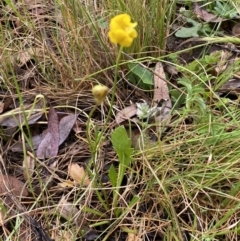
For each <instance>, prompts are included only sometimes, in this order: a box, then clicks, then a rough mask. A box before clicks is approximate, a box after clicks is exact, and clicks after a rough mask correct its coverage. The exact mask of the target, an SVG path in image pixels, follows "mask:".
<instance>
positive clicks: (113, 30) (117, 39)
mask: <svg viewBox="0 0 240 241" xmlns="http://www.w3.org/2000/svg"><path fill="white" fill-rule="evenodd" d="M136 26H137V23H131V17H130V16H129V15H128V14H119V15H117V16H115V17H113V18H112V19H111V22H110V31H109V33H108V37H109V39H110V41H111V42H112V43H115V44H120V45H121V46H123V47H129V46H131V44H132V42H133V39H134V38H136V37H137V31H136V30H135V29H134V28H135V27H136Z"/></svg>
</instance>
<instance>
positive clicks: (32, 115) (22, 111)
mask: <svg viewBox="0 0 240 241" xmlns="http://www.w3.org/2000/svg"><path fill="white" fill-rule="evenodd" d="M36 98H37V97H36ZM44 101H45V100H44V98H42V97H41V98H38V99H37V100H36V103H33V104H31V105H25V106H23V107H19V108H16V109H14V110H11V111H7V112H5V113H4V114H2V115H0V125H1V126H8V127H16V126H19V125H25V124H26V123H25V117H26V119H27V123H28V125H30V124H33V123H35V122H36V121H37V120H38V119H39V118H40V117H41V116H42V115H43V107H44Z"/></svg>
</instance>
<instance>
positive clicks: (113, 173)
mask: <svg viewBox="0 0 240 241" xmlns="http://www.w3.org/2000/svg"><path fill="white" fill-rule="evenodd" d="M108 176H109V179H110V181H111V184H112V187H116V185H117V172H116V169H115V167H114V165H113V164H112V165H111V166H110V168H109V173H108Z"/></svg>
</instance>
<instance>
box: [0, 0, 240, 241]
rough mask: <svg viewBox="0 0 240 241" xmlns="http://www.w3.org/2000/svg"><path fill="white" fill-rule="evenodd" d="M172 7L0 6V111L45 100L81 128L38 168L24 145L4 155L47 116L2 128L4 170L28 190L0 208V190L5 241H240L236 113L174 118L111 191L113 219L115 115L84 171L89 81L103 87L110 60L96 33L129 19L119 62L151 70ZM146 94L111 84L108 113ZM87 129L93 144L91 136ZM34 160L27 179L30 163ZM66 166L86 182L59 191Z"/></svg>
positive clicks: (181, 112) (224, 110) (233, 109)
mask: <svg viewBox="0 0 240 241" xmlns="http://www.w3.org/2000/svg"><path fill="white" fill-rule="evenodd" d="M82 2H83V3H82ZM160 5H161V6H160ZM175 7H176V6H175V2H174V1H167V0H165V1H162V2H161V3H160V1H138V0H136V1H113V0H112V1H110V0H105V1H101V3H100V2H97V1H68V0H66V1H64V0H55V1H53V0H52V1H44V0H36V2H35V3H34V4H33V3H32V2H31V1H27V0H22V1H17V2H16V3H14V2H13V1H8V0H6V1H5V2H4V4H2V6H1V7H0V32H1V34H0V36H1V37H0V41H1V43H0V60H1V62H0V66H1V69H0V81H1V82H0V83H1V85H0V87H1V89H0V98H1V101H2V103H4V102H6V100H7V99H11V100H12V104H10V105H9V106H8V108H7V109H15V108H17V107H19V106H21V105H23V104H30V103H32V102H33V101H34V99H35V97H36V96H37V95H38V94H42V95H44V96H45V98H46V100H47V106H46V108H45V109H44V111H45V112H48V108H49V106H50V105H51V106H53V107H54V108H55V109H56V110H57V112H58V113H59V115H61V114H64V113H75V114H79V116H78V131H75V132H74V131H72V132H71V134H70V135H69V137H68V138H67V140H66V141H65V142H64V143H63V144H62V145H61V146H60V148H59V152H58V156H57V157H56V158H49V159H46V160H44V161H42V160H38V159H37V158H34V151H33V150H32V149H31V148H30V150H28V152H27V151H26V150H25V151H24V149H23V151H22V153H19V152H17V153H16V152H14V151H12V146H13V144H15V143H16V142H18V141H19V140H24V136H25V139H26V137H28V138H29V139H30V142H31V137H32V136H34V135H35V134H39V133H41V132H42V131H43V130H44V129H46V126H47V119H46V118H45V119H44V118H43V119H40V121H39V122H37V123H35V124H33V125H29V126H27V127H24V128H17V129H15V130H14V131H13V132H10V131H9V130H8V131H7V130H6V128H5V127H4V128H2V129H1V135H0V136H1V156H0V157H1V159H0V161H1V166H2V172H3V173H6V174H9V175H11V176H14V177H16V178H17V179H18V180H21V181H22V182H23V183H24V184H25V186H26V188H27V189H28V190H29V193H30V194H29V197H28V198H25V199H24V200H19V199H17V198H15V197H13V196H12V195H11V194H9V196H8V195H7V196H8V198H10V201H7V203H8V204H9V207H8V208H7V210H8V211H4V203H6V200H5V199H4V198H5V197H4V196H5V193H1V196H2V199H1V200H2V202H1V205H0V206H1V213H0V214H1V215H0V218H1V222H0V224H1V227H0V235H1V239H2V240H37V238H36V237H35V236H36V235H39V236H41V238H42V239H40V240H44V241H49V240H50V239H48V236H49V237H51V238H52V239H54V240H56V241H59V240H129V241H130V240H164V241H165V240H166V241H170V240H175V241H177V240H180V241H184V240H191V241H195V240H202V241H213V240H219V241H220V240H226V241H232V240H238V239H240V238H239V228H240V226H239V224H238V223H239V186H240V185H239V184H240V180H239V172H240V170H239V155H240V153H239V148H238V142H239V141H238V138H239V135H240V133H239V110H238V108H237V104H232V105H231V104H230V105H227V106H226V105H225V104H223V103H221V102H219V104H222V105H221V108H218V109H217V108H215V107H213V106H211V104H209V106H208V108H207V111H206V113H205V115H203V116H201V118H202V121H198V122H197V121H192V118H193V119H194V117H192V116H191V115H190V114H189V112H188V113H186V110H185V109H184V107H183V108H181V109H176V110H174V113H173V114H174V116H173V118H172V122H171V123H170V124H169V126H168V128H167V131H163V135H162V137H161V140H158V141H156V142H155V143H154V145H152V146H151V147H149V148H145V149H143V150H135V152H134V155H133V162H132V164H131V167H130V168H128V169H127V171H126V173H125V176H124V179H123V182H122V187H121V189H120V191H119V197H120V198H119V200H118V207H117V208H118V209H119V210H121V211H120V215H119V216H117V217H116V215H115V210H114V207H113V206H112V199H113V198H112V196H113V189H114V188H113V187H112V186H111V185H110V182H109V177H108V172H109V168H110V166H111V164H113V165H114V166H116V167H117V166H118V161H119V160H118V157H117V156H116V153H115V151H114V150H113V148H112V145H111V142H110V140H109V134H110V133H111V131H112V130H113V129H114V128H115V126H116V124H115V122H114V116H112V117H111V120H110V121H109V123H107V131H106V136H105V139H104V141H103V142H100V146H99V147H98V149H97V150H96V152H97V153H96V160H97V162H96V163H97V165H96V166H94V170H93V169H92V166H90V165H89V163H90V160H91V157H92V153H91V152H90V149H89V144H88V141H87V135H86V123H87V120H88V115H89V113H90V111H91V109H92V108H93V106H94V100H93V98H92V95H91V88H92V86H93V85H95V84H96V83H101V84H104V85H106V86H108V87H109V88H110V89H111V88H112V84H113V78H114V67H115V59H116V56H117V52H118V48H117V47H116V46H113V45H112V44H110V43H109V40H108V39H107V31H108V28H107V27H106V26H105V25H106V24H108V22H109V19H110V17H111V16H113V15H115V14H116V13H119V12H122V11H124V12H125V11H126V12H128V13H129V14H131V16H132V17H133V19H134V20H136V21H138V32H139V38H138V39H137V40H136V42H135V43H134V45H133V46H132V47H131V48H130V49H126V53H127V54H129V55H130V56H131V57H134V58H136V59H137V58H138V59H139V61H142V62H144V64H146V63H147V61H146V60H150V59H151V60H153V62H154V61H156V60H157V58H158V57H162V56H164V54H165V52H166V41H167V37H169V34H170V30H171V28H170V26H171V24H172V23H173V21H174V20H175V19H174V18H175V16H174V13H175V11H174V9H175ZM139 16H141V18H139ZM157 26H159V27H157ZM124 58H126V59H125V61H126V62H127V61H131V60H129V59H127V57H124ZM141 58H142V59H141ZM125 67H126V65H125V63H124V64H123V65H122V66H121V68H120V73H124V74H125V73H126V71H125V69H126V68H125ZM209 88H210V87H209ZM110 95H111V90H110ZM144 95H148V93H147V94H144V93H143V92H142V91H139V90H137V91H136V89H135V88H133V87H132V85H129V84H128V83H127V81H125V80H124V79H120V80H119V81H118V85H117V93H116V102H115V105H116V106H117V107H118V108H119V109H123V108H124V107H125V106H127V105H129V100H130V99H136V98H137V99H139V98H140V97H143V96H144ZM149 96H150V95H148V97H149ZM101 108H102V109H101ZM108 108H109V101H108V100H107V101H106V103H105V104H104V105H103V106H102V107H101V106H99V107H98V108H97V110H96V111H95V112H94V115H93V117H92V120H94V123H95V125H94V126H97V127H99V128H100V129H101V127H102V124H103V120H104V118H105V115H106V114H107V112H108ZM4 111H5V110H4ZM214 124H215V125H216V126H217V129H215V127H214ZM91 131H92V132H91V137H92V138H93V139H94V134H95V133H94V128H92V129H91ZM9 133H10V134H9ZM29 134H30V135H29ZM23 146H24V145H23ZM31 158H33V159H31ZM31 160H32V161H33V160H34V163H35V164H34V168H33V170H32V169H31V168H30V167H29V166H28V165H30V164H29V163H32V162H31ZM28 161H29V162H28ZM70 163H78V164H79V165H81V166H83V167H84V168H85V170H86V172H87V173H88V174H87V175H88V176H89V180H90V184H89V185H87V186H84V185H83V186H79V185H72V183H70V182H68V181H69V180H72V179H71V177H70V175H69V171H68V167H69V164H70ZM67 184H68V185H67ZM63 185H64V186H63ZM135 197H137V199H134V198H135ZM135 200H137V201H136V202H135ZM5 213H7V214H6V215H5ZM36 220H37V223H36ZM44 232H45V233H44ZM130 234H132V235H130ZM133 234H134V235H135V236H134V235H133ZM133 236H134V237H133ZM127 238H128V239H127ZM131 238H132V239H131Z"/></svg>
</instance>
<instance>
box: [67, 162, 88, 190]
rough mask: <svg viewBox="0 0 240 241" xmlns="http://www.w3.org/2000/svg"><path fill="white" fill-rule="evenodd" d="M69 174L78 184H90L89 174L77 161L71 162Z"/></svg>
mask: <svg viewBox="0 0 240 241" xmlns="http://www.w3.org/2000/svg"><path fill="white" fill-rule="evenodd" d="M68 174H69V176H70V177H71V178H72V179H73V180H74V182H75V183H76V184H80V185H83V186H88V185H89V184H90V180H89V177H88V174H87V173H86V172H85V170H84V168H83V167H80V166H79V165H78V164H77V163H70V164H69V165H68Z"/></svg>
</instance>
